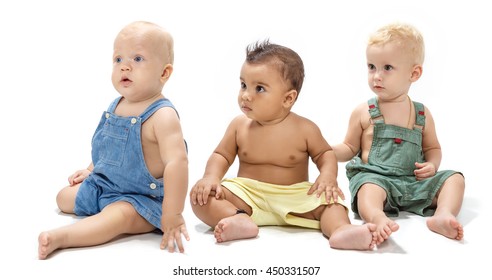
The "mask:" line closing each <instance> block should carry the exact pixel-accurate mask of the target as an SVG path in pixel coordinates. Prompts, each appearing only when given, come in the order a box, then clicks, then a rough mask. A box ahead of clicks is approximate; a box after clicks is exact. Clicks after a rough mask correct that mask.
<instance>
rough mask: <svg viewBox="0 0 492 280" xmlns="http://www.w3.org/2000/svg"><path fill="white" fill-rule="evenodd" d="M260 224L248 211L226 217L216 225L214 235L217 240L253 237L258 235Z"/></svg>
mask: <svg viewBox="0 0 492 280" xmlns="http://www.w3.org/2000/svg"><path fill="white" fill-rule="evenodd" d="M258 232H259V229H258V226H257V225H256V224H255V222H253V220H252V219H251V217H249V215H248V214H246V213H241V214H236V215H234V216H231V217H227V218H224V219H222V220H220V221H219V223H218V224H217V225H216V226H215V230H214V235H215V239H216V240H217V242H219V243H220V242H225V241H231V240H236V239H247V238H253V237H256V236H257V235H258Z"/></svg>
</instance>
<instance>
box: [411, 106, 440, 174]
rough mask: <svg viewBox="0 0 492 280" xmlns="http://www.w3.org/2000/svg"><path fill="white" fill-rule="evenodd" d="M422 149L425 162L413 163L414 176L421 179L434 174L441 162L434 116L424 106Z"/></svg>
mask: <svg viewBox="0 0 492 280" xmlns="http://www.w3.org/2000/svg"><path fill="white" fill-rule="evenodd" d="M422 149H423V151H424V158H425V162H416V163H415V167H416V169H415V171H414V173H415V177H416V178H417V180H423V179H425V178H429V177H432V176H434V174H436V172H437V170H438V169H439V166H440V164H441V158H442V152H441V145H440V144H439V140H438V138H437V133H436V127H435V123H434V118H433V117H432V114H431V113H430V111H429V109H427V108H425V127H424V130H423V134H422Z"/></svg>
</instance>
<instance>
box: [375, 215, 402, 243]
mask: <svg viewBox="0 0 492 280" xmlns="http://www.w3.org/2000/svg"><path fill="white" fill-rule="evenodd" d="M374 222H375V224H376V236H377V241H376V245H380V244H381V243H383V242H384V241H386V240H387V239H388V238H389V237H390V235H391V234H392V233H393V232H395V231H397V230H398V229H399V228H400V226H399V225H398V224H397V223H396V222H395V221H393V220H391V219H390V218H388V217H386V216H384V217H383V218H381V219H378V220H375V221H374Z"/></svg>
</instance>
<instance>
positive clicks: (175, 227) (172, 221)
mask: <svg viewBox="0 0 492 280" xmlns="http://www.w3.org/2000/svg"><path fill="white" fill-rule="evenodd" d="M161 226H162V229H161V230H162V232H163V233H164V234H163V235H162V241H161V246H160V247H161V249H162V250H164V249H166V248H167V250H168V252H169V253H174V249H175V245H178V249H179V251H180V252H181V253H183V252H184V246H183V241H182V240H181V235H183V236H184V237H185V239H186V241H190V237H189V236H188V230H187V229H186V225H185V221H184V219H183V215H182V214H172V215H170V214H164V213H163V214H162V217H161Z"/></svg>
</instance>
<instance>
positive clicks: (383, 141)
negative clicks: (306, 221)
mask: <svg viewBox="0 0 492 280" xmlns="http://www.w3.org/2000/svg"><path fill="white" fill-rule="evenodd" d="M366 56H367V67H368V83H369V87H370V88H371V90H372V91H373V92H374V93H375V94H376V97H374V98H372V99H370V100H369V101H368V102H364V103H362V104H360V105H359V106H357V107H356V108H355V110H354V111H353V112H352V115H351V117H350V122H349V127H348V130H347V134H346V136H345V140H344V141H343V143H341V144H338V145H336V146H334V147H333V149H334V151H335V154H336V156H337V158H338V161H343V162H345V161H349V163H348V164H347V166H346V168H347V177H348V178H349V180H350V184H349V189H350V192H351V198H352V200H351V201H352V205H351V206H352V210H353V211H354V213H356V214H358V215H359V216H360V217H361V218H362V219H363V220H364V221H366V222H368V223H374V224H376V225H377V229H376V233H377V244H378V245H379V244H381V243H382V242H384V241H385V240H386V239H388V238H389V236H390V235H391V234H392V233H393V232H395V231H397V230H398V228H399V225H398V224H397V223H396V222H395V221H393V220H391V219H390V218H389V216H398V214H399V211H408V212H412V213H415V214H418V215H421V216H431V217H430V218H429V219H428V220H427V226H428V228H429V229H430V230H432V231H434V232H436V233H439V234H441V235H444V236H446V237H448V238H451V239H456V240H461V239H463V226H462V225H461V224H460V222H459V221H458V220H457V218H456V216H457V215H458V213H459V211H460V208H461V204H462V201H463V196H464V189H465V180H464V177H463V175H462V174H461V173H460V172H457V171H452V170H444V171H438V169H439V164H440V163H441V156H442V154H441V146H440V144H439V140H438V138H437V134H436V130H435V124H434V119H433V117H432V115H431V112H430V111H429V109H428V108H427V107H425V106H424V105H422V104H421V103H418V102H412V101H411V100H410V97H409V96H408V90H409V88H410V86H411V84H412V83H413V82H415V81H417V80H418V79H419V78H420V76H421V75H422V64H423V62H424V42H423V38H422V35H421V34H420V33H419V31H417V30H416V29H415V28H414V27H412V26H410V25H407V24H390V25H387V26H384V27H382V28H380V29H379V30H378V31H376V32H375V33H374V34H372V35H371V36H370V38H369V42H368V45H367V49H366Z"/></svg>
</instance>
